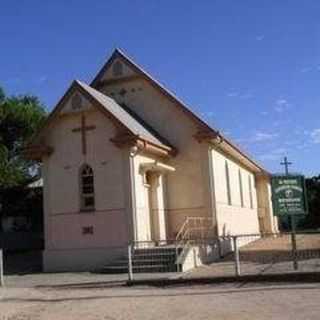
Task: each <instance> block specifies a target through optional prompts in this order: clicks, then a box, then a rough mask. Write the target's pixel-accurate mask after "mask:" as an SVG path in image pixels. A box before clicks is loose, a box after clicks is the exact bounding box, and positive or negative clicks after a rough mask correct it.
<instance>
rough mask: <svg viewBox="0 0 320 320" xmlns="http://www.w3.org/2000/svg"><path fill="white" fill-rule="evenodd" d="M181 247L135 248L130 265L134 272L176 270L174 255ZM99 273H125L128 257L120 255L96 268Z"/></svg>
mask: <svg viewBox="0 0 320 320" xmlns="http://www.w3.org/2000/svg"><path fill="white" fill-rule="evenodd" d="M177 252H178V254H179V253H180V252H181V248H179V249H178V250H176V248H175V247H173V246H170V247H152V248H143V249H142V248H140V249H135V250H134V252H133V254H132V266H133V272H134V273H141V272H144V273H148V272H176V271H177V266H176V264H175V262H176V257H177ZM96 272H99V273H110V274H114V273H127V272H128V258H127V257H122V258H119V259H117V260H114V261H111V262H110V263H107V264H105V265H104V266H102V267H101V268H98V269H97V270H96Z"/></svg>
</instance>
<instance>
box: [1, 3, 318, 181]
mask: <svg viewBox="0 0 320 320" xmlns="http://www.w3.org/2000/svg"><path fill="white" fill-rule="evenodd" d="M319 13H320V2H319V1H317V0H314V1H308V0H305V1H300V0H290V1H285V0H282V1H278V0H269V1H256V0H245V1H238V0H233V1H229V0H220V1H219V0H215V1H213V0H207V1H178V0H177V1H173V0H171V1H166V0H162V1H155V0H144V1H142V0H141V1H138V0H131V1H129V0H127V1H121V0H116V1H113V0H108V1H105V0H101V1H97V0H91V1H83V0H78V1H72V0H69V1H62V0H55V1H38V0H11V1H3V2H2V3H1V11H0V47H1V50H0V85H1V86H3V87H4V88H5V90H6V91H7V93H9V94H17V93H31V94H34V95H37V96H39V98H40V99H41V100H42V101H43V102H44V103H45V104H46V106H47V107H48V109H49V110H51V109H52V107H53V106H54V105H55V103H56V102H57V101H58V99H59V97H61V95H62V94H63V93H64V91H65V90H66V88H67V87H68V85H69V84H70V82H71V81H72V80H73V79H80V80H83V81H86V82H90V80H91V79H92V78H93V76H94V75H95V74H96V72H97V71H98V70H99V68H100V67H101V66H102V64H103V63H104V62H105V60H106V58H107V57H108V56H109V55H110V54H111V53H112V51H113V49H114V48H115V47H120V48H122V49H123V50H124V51H125V52H126V53H127V54H128V55H129V56H131V57H132V58H133V59H134V60H135V61H136V62H137V63H138V64H140V65H142V66H143V67H144V68H145V69H146V70H147V71H149V72H150V73H151V74H152V75H153V76H154V77H156V78H157V79H158V80H160V81H161V82H162V83H163V84H165V85H166V86H167V87H169V88H170V89H171V90H172V91H174V92H175V93H176V94H177V95H178V96H179V97H180V98H182V100H184V101H185V102H186V103H187V104H189V105H190V106H192V109H193V110H194V111H195V112H197V113H198V114H200V115H201V116H202V117H204V118H205V119H206V120H207V121H208V122H209V123H210V124H212V125H213V126H214V127H217V128H219V129H220V130H221V131H222V132H224V133H225V134H226V135H228V136H229V137H231V138H232V139H233V140H234V141H235V142H237V143H238V144H239V145H240V146H242V148H243V149H244V150H245V151H247V152H248V153H249V154H251V155H252V156H254V157H255V159H257V160H258V161H259V162H261V163H262V164H263V165H264V166H265V167H266V168H267V169H269V170H270V171H272V172H278V171H280V170H281V168H280V165H279V162H280V160H281V158H282V157H283V156H284V155H287V156H288V157H289V159H290V160H291V161H292V162H294V165H293V166H292V170H294V171H298V172H301V173H304V174H306V175H312V174H319V173H320V161H319V159H320V150H319V149H320V148H319V147H320V108H319V106H320V90H319V85H320V19H319Z"/></svg>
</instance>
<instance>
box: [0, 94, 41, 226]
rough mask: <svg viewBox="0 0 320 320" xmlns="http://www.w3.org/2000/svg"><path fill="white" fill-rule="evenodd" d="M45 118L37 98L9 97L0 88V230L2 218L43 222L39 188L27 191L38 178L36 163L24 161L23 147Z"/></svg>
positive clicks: (37, 164) (25, 96) (37, 165)
mask: <svg viewBox="0 0 320 320" xmlns="http://www.w3.org/2000/svg"><path fill="white" fill-rule="evenodd" d="M45 118H46V111H45V108H44V106H43V105H42V104H41V103H40V101H39V100H38V98H36V97H34V96H29V95H24V96H13V97H8V96H6V95H5V93H4V91H3V90H2V89H1V88H0V231H1V229H2V223H1V222H2V219H1V217H3V216H16V215H23V216H27V217H29V219H31V220H33V221H34V220H36V221H37V220H42V207H41V198H42V189H39V191H37V192H35V190H33V189H31V188H28V184H30V183H31V182H32V181H34V180H36V179H38V176H39V170H38V168H39V163H37V162H36V161H32V160H28V159H26V158H25V157H24V155H23V148H24V147H25V145H26V144H27V142H28V141H29V140H30V139H31V137H32V136H33V135H34V133H35V132H36V131H37V130H38V129H39V127H40V126H41V125H42V123H43V121H44V120H45ZM40 222H41V221H40ZM40 225H41V223H40Z"/></svg>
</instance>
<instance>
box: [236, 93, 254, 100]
mask: <svg viewBox="0 0 320 320" xmlns="http://www.w3.org/2000/svg"><path fill="white" fill-rule="evenodd" d="M239 98H240V99H251V98H253V94H252V93H250V92H247V93H244V94H241V95H240V97H239Z"/></svg>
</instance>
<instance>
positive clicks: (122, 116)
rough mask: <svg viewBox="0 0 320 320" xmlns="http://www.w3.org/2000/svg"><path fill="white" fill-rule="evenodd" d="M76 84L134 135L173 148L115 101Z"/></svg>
mask: <svg viewBox="0 0 320 320" xmlns="http://www.w3.org/2000/svg"><path fill="white" fill-rule="evenodd" d="M76 83H77V84H78V85H79V86H81V87H82V88H83V89H84V90H85V91H86V92H88V94H90V95H91V97H93V98H94V99H95V100H96V101H98V102H99V103H100V105H101V106H102V107H104V108H105V109H106V111H107V112H109V113H110V114H112V116H113V117H114V118H116V119H118V120H119V121H120V122H121V123H122V124H123V125H124V126H125V127H127V128H128V129H129V130H130V131H131V132H132V133H133V134H134V135H137V136H138V137H141V138H143V139H145V140H147V141H149V142H152V143H154V144H156V145H159V146H162V147H165V148H171V146H169V145H168V144H167V141H166V140H165V139H164V138H162V137H161V136H160V135H159V134H158V133H154V132H152V131H153V130H154V129H152V130H150V129H149V128H147V126H145V125H143V124H142V120H140V121H139V120H138V119H137V117H136V116H133V115H131V114H130V113H129V112H128V111H126V110H125V109H124V107H123V106H120V105H119V104H118V103H117V102H116V101H115V100H113V99H112V98H110V97H108V96H106V95H104V94H103V93H101V92H99V91H97V90H96V89H94V88H92V87H90V86H88V85H87V84H85V83H83V82H81V81H78V80H76Z"/></svg>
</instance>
